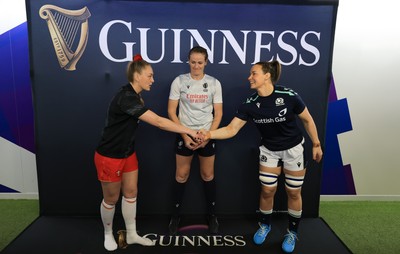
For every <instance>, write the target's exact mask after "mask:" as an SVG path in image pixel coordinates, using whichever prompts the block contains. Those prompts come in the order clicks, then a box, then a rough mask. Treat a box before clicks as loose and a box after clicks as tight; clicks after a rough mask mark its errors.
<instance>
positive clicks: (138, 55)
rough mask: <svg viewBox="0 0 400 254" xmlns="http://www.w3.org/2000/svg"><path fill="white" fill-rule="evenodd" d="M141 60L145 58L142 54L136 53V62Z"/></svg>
mask: <svg viewBox="0 0 400 254" xmlns="http://www.w3.org/2000/svg"><path fill="white" fill-rule="evenodd" d="M141 60H143V58H142V56H141V55H140V54H136V55H135V56H134V57H133V61H134V62H135V61H141Z"/></svg>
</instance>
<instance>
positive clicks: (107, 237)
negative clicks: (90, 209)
mask: <svg viewBox="0 0 400 254" xmlns="http://www.w3.org/2000/svg"><path fill="white" fill-rule="evenodd" d="M114 213H115V205H109V204H107V203H106V202H104V199H103V201H102V202H101V205H100V214H101V220H102V221H103V226H104V248H106V250H109V251H112V250H116V249H117V248H118V245H117V242H116V241H115V239H114V235H113V220H114Z"/></svg>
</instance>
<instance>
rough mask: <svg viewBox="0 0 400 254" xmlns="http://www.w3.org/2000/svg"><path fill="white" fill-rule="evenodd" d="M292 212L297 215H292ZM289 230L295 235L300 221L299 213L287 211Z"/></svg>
mask: <svg viewBox="0 0 400 254" xmlns="http://www.w3.org/2000/svg"><path fill="white" fill-rule="evenodd" d="M293 212H297V213H299V214H294V213H293ZM288 217H289V230H290V231H293V232H295V233H297V229H298V228H299V224H300V220H301V211H300V212H298V211H292V212H291V211H289V213H288Z"/></svg>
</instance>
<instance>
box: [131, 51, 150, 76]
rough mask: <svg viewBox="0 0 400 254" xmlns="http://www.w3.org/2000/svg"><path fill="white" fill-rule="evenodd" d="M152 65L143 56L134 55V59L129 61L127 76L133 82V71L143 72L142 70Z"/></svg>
mask: <svg viewBox="0 0 400 254" xmlns="http://www.w3.org/2000/svg"><path fill="white" fill-rule="evenodd" d="M148 65H150V64H149V63H148V62H146V61H145V60H143V58H142V57H141V56H140V55H139V54H138V55H135V56H134V57H133V60H132V61H131V62H129V64H128V68H127V70H126V76H127V78H128V81H129V82H133V73H135V72H137V73H142V70H143V69H144V68H145V67H146V66H148Z"/></svg>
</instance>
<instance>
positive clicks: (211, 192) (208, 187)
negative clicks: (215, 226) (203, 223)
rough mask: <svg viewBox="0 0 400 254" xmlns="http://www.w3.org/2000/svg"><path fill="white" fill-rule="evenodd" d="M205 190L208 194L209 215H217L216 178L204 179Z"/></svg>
mask: <svg viewBox="0 0 400 254" xmlns="http://www.w3.org/2000/svg"><path fill="white" fill-rule="evenodd" d="M203 183H204V192H205V194H206V202H207V212H208V214H209V215H215V204H216V186H215V179H212V180H211V181H203Z"/></svg>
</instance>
